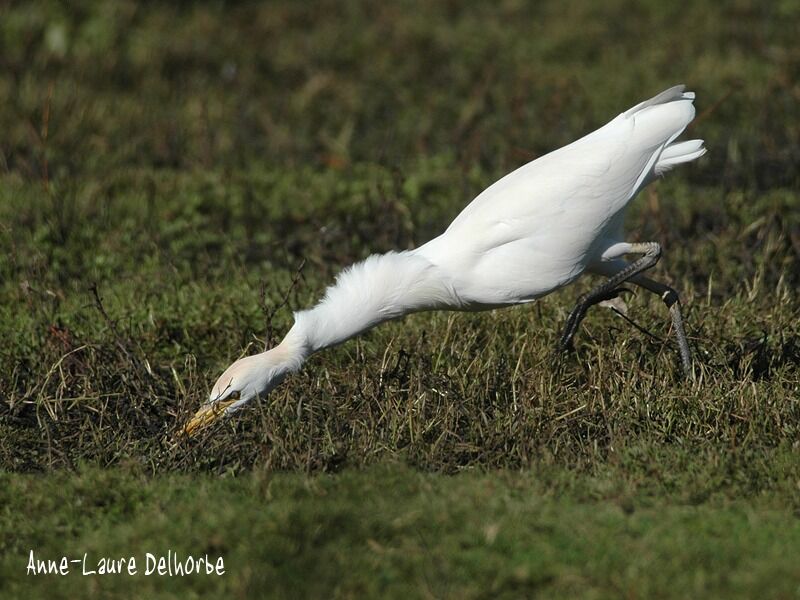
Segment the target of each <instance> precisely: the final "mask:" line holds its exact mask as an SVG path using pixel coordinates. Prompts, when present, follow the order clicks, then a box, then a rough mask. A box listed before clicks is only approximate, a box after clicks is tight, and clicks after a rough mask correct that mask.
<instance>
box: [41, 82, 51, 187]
mask: <svg viewBox="0 0 800 600" xmlns="http://www.w3.org/2000/svg"><path fill="white" fill-rule="evenodd" d="M52 97H53V84H52V83H51V84H50V85H49V86H48V87H47V100H46V101H45V104H44V112H43V114H42V131H41V134H40V137H41V141H42V179H43V181H44V187H45V189H47V190H49V189H50V168H49V165H48V162H47V134H48V133H49V131H50V100H51V99H52Z"/></svg>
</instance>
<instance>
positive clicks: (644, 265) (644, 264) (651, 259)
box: [558, 242, 683, 352]
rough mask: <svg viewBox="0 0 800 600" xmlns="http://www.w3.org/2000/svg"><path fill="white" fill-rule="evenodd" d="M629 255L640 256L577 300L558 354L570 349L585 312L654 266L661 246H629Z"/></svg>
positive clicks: (648, 243) (614, 294) (650, 243)
mask: <svg viewBox="0 0 800 600" xmlns="http://www.w3.org/2000/svg"><path fill="white" fill-rule="evenodd" d="M630 253H631V254H641V255H642V256H641V257H640V258H638V259H636V260H635V261H633V262H632V263H631V264H629V265H627V266H626V267H625V268H623V269H622V270H621V271H619V272H617V273H615V274H614V275H612V276H611V277H609V278H608V280H606V281H605V282H604V283H602V284H600V285H598V286H597V287H596V288H594V289H593V290H592V291H590V292H589V293H587V294H584V295H583V296H581V297H580V298H578V303H577V304H576V305H575V308H573V309H572V312H571V313H570V314H569V318H568V319H567V324H566V326H565V327H564V333H563V335H562V336H561V340H560V341H559V343H558V350H559V352H565V351H567V350H569V349H571V348H572V338H573V337H574V336H575V333H576V332H577V331H578V326H579V325H580V324H581V321H582V320H583V317H584V316H586V311H588V310H589V307H590V306H593V305H595V304H597V303H599V302H602V301H603V300H610V299H611V298H613V297H615V296H616V295H617V294H616V289H617V288H618V287H619V286H620V285H622V284H623V283H625V282H626V281H628V280H629V279H631V278H632V277H635V276H636V275H638V274H639V273H641V272H642V271H645V270H647V269H649V268H650V267H652V266H653V265H654V264H656V263H657V262H658V259H659V258H660V257H661V246H660V245H659V244H658V243H657V242H645V243H642V244H631V248H630ZM681 330H683V327H681Z"/></svg>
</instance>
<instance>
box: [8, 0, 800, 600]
mask: <svg viewBox="0 0 800 600" xmlns="http://www.w3.org/2000/svg"><path fill="white" fill-rule="evenodd" d="M600 6H601V5H599V4H595V3H589V2H580V1H578V0H572V1H568V2H559V3H556V2H552V3H550V2H545V3H536V4H535V5H531V6H529V5H528V4H526V3H523V2H514V1H510V2H503V3H499V4H498V3H486V4H477V5H474V6H469V7H467V6H466V5H464V6H462V5H459V4H457V3H425V2H403V3H392V4H389V5H384V4H374V3H366V2H364V3H359V2H347V3H319V4H316V5H314V6H311V5H307V4H299V3H291V2H285V3H284V2H274V3H269V4H259V5H249V6H247V7H242V8H233V9H232V8H226V7H224V6H223V5H222V4H221V3H209V4H198V5H193V4H189V3H186V4H181V5H180V6H174V7H165V6H160V7H155V6H145V7H142V6H137V5H136V4H134V3H124V2H120V3H114V4H110V3H100V2H97V3H93V2H80V3H71V4H70V5H69V8H65V5H62V4H60V3H55V2H44V1H40V2H25V3H19V4H9V5H3V7H2V8H0V132H2V135H0V339H2V341H3V343H2V344H0V467H1V468H2V469H3V472H4V473H5V474H4V475H2V477H3V478H4V480H5V481H4V488H5V490H4V491H3V492H0V493H1V494H3V495H4V496H0V497H3V500H4V502H3V504H2V508H0V511H2V512H0V519H2V535H0V552H2V567H1V568H2V570H3V572H2V581H3V583H0V586H2V585H5V586H8V589H9V590H12V592H13V594H15V595H19V596H21V595H25V594H24V593H23V591H24V590H25V588H26V586H27V585H29V584H31V585H39V586H42V587H40V588H39V589H40V593H42V594H45V593H47V591H48V590H51V591H52V590H54V593H55V592H59V593H62V594H63V595H74V593H75V591H76V590H78V589H85V588H86V586H87V585H89V589H90V591H91V593H94V594H95V595H102V594H104V593H106V592H107V591H109V590H108V589H107V588H106V587H105V586H111V587H112V588H113V590H111V591H117V592H118V593H120V594H125V593H126V590H127V592H130V590H131V589H135V590H140V591H142V593H145V590H149V591H162V592H164V593H165V594H167V595H169V594H174V595H176V596H180V597H185V596H186V594H190V595H191V594H192V593H194V594H196V595H199V594H201V593H203V592H204V591H209V590H211V589H213V590H215V591H216V592H219V591H220V590H223V591H228V592H233V593H235V594H240V595H244V594H246V593H247V592H249V591H254V590H256V589H267V590H270V589H271V590H272V591H273V592H274V593H275V595H279V594H280V592H281V591H282V590H283V591H286V590H288V589H289V588H290V587H291V586H293V585H296V586H305V587H304V589H303V590H299V591H304V592H305V593H306V594H307V595H310V596H320V595H322V596H327V595H329V594H328V592H329V591H330V590H336V593H338V594H339V595H340V596H345V597H347V596H354V597H355V596H362V595H365V594H366V595H382V594H384V593H385V592H386V590H389V589H391V590H397V591H396V592H395V593H397V594H398V595H399V594H400V590H401V589H403V586H404V585H407V586H409V587H410V588H413V590H415V592H416V594H417V595H419V596H427V597H430V596H434V597H438V596H450V597H459V596H461V595H462V592H464V590H466V589H468V588H470V581H473V583H475V588H474V590H475V591H474V595H475V596H476V597H492V596H494V595H497V594H499V593H500V592H503V593H505V594H507V595H508V596H509V597H514V596H526V595H529V594H531V593H533V592H535V591H537V590H541V591H544V592H546V593H547V594H548V595H555V596H558V595H562V596H574V595H576V594H578V595H586V596H591V595H595V596H598V597H609V596H613V597H618V596H620V595H626V594H627V595H631V596H638V597H668V596H674V597H686V596H687V595H694V596H697V595H705V596H707V595H712V596H718V597H730V596H731V595H732V594H733V593H734V592H735V591H737V590H744V591H742V592H741V593H742V595H743V596H747V595H748V590H749V591H751V592H752V591H753V590H756V589H762V590H763V589H765V587H764V586H767V587H766V591H765V593H767V594H768V593H769V591H770V590H771V591H772V593H771V595H772V596H774V597H791V596H792V594H794V595H795V596H796V595H798V593H800V587H798V586H799V585H800V583H799V582H798V577H797V570H796V569H795V570H794V571H792V565H793V564H794V563H796V557H797V551H794V553H793V552H792V551H791V550H790V549H791V548H792V547H794V548H798V547H800V544H798V537H799V535H800V534H798V529H797V516H796V515H797V511H798V510H800V495H799V494H800V445H799V444H800V442H798V440H800V372H799V370H798V365H799V364H800V325H798V322H799V321H798V318H800V300H798V287H800V264H799V262H798V257H799V256H800V216H799V215H800V211H799V210H798V209H800V178H799V176H798V170H797V165H798V164H800V85H799V84H798V83H797V82H798V81H800V78H798V75H799V74H800V54H799V53H798V52H797V50H796V43H795V36H796V31H797V26H798V22H800V13H798V11H797V9H796V8H795V5H794V4H793V3H791V2H778V3H772V4H770V5H769V6H767V5H759V4H755V3H752V4H751V3H747V2H730V3H723V4H720V3H716V2H695V3H690V4H688V5H687V4H682V5H674V6H673V5H670V4H665V3H660V2H655V1H652V2H641V3H633V2H624V1H622V0H620V1H615V2H610V3H604V4H603V5H602V8H601V7H600ZM679 82H684V83H687V84H689V86H690V88H691V89H693V90H695V91H696V92H697V94H698V101H697V107H698V118H697V119H696V121H695V124H694V125H693V129H692V131H691V134H692V136H693V137H702V138H704V139H705V140H706V145H707V146H708V148H709V154H708V155H707V156H706V157H704V158H703V159H701V160H700V161H698V163H697V164H693V165H689V166H684V167H682V168H681V169H679V170H678V171H676V172H673V173H671V174H670V175H669V177H668V178H667V179H665V180H664V181H662V182H659V183H658V184H656V185H654V186H652V187H651V188H650V189H648V191H647V192H646V193H644V194H643V195H642V197H641V198H639V200H638V201H637V203H636V204H635V206H634V207H633V210H632V212H631V215H630V218H629V222H628V229H629V231H630V236H631V239H636V240H657V241H659V242H661V243H662V245H663V246H664V248H665V254H664V258H663V259H662V262H661V263H660V264H659V265H658V267H657V268H656V272H657V274H658V276H659V277H660V278H662V279H664V280H667V281H670V282H672V283H673V284H674V285H675V286H676V287H677V288H678V289H680V290H681V291H682V294H683V299H684V303H685V307H686V311H685V319H686V323H687V330H688V333H689V336H690V341H691V344H692V347H693V350H694V353H695V357H696V361H697V365H696V367H697V376H696V378H695V379H694V380H693V381H689V382H685V381H682V380H681V379H680V377H679V373H678V369H677V356H676V349H675V348H674V345H673V344H672V342H671V338H670V336H669V331H668V317H667V314H666V311H665V309H664V308H663V306H662V305H661V304H660V302H659V301H658V300H657V299H652V298H648V297H643V296H638V297H636V298H628V299H627V302H628V304H629V316H630V318H631V319H633V321H634V322H635V323H636V324H637V325H638V326H639V328H637V327H634V326H633V325H631V324H630V323H628V322H626V321H625V320H623V319H621V318H619V317H618V316H616V315H615V314H614V313H612V312H611V311H607V310H602V309H596V310H595V311H594V312H593V313H590V316H589V318H588V319H587V321H586V322H585V327H584V328H583V329H582V330H581V333H580V335H579V339H578V340H577V352H576V353H575V355H574V356H572V357H570V358H569V359H568V360H567V361H566V363H565V364H564V365H563V368H562V369H561V370H560V371H559V372H555V371H553V369H552V368H551V366H550V362H549V356H550V352H551V349H552V347H553V344H554V342H555V340H556V337H557V334H558V331H559V328H560V327H561V326H562V325H563V322H564V319H565V317H566V314H567V312H568V310H569V309H570V308H571V303H572V302H573V301H574V298H575V297H577V295H578V294H579V293H580V292H581V291H582V290H585V289H586V288H587V287H588V286H589V285H590V283H591V282H590V281H589V280H586V281H582V282H579V283H578V284H577V285H575V286H573V287H572V288H570V289H567V290H564V291H562V292H559V293H557V294H553V295H552V296H549V297H547V298H545V299H543V300H542V301H541V302H538V303H537V304H536V305H535V306H533V307H524V308H515V309H509V310H504V311H497V312H493V313H484V314H447V313H439V314H419V315H414V316H412V317H409V318H407V319H405V320H404V321H402V322H399V323H392V324H387V325H384V326H382V327H380V328H378V329H376V330H374V331H373V332H370V333H369V334H367V335H365V336H363V337H361V338H359V339H358V340H355V341H351V342H349V343H347V344H345V345H344V346H342V347H340V348H337V349H334V350H331V351H328V352H326V353H323V354H321V355H319V356H316V357H314V358H313V360H312V361H310V363H309V364H308V366H307V368H306V370H305V371H304V372H303V373H302V374H301V375H299V376H297V377H294V378H293V379H291V380H290V381H288V382H286V383H285V384H284V385H283V386H282V387H281V388H280V389H279V390H277V391H276V392H275V393H273V394H272V395H271V396H270V398H269V400H268V402H265V403H263V404H262V405H261V406H259V407H257V408H256V409H254V410H251V411H247V413H246V414H244V415H242V417H241V418H239V419H236V420H234V421H229V422H228V423H225V424H224V425H222V426H221V427H219V428H217V429H216V430H215V431H213V432H210V433H209V434H208V435H206V436H204V437H202V438H201V439H198V440H194V441H187V440H184V439H176V438H175V435H174V434H175V432H176V431H177V430H178V429H179V428H180V426H181V425H182V424H183V423H184V422H185V420H186V418H187V417H188V416H189V415H190V414H191V413H192V412H193V411H194V409H195V408H196V407H197V406H198V404H199V402H200V401H201V399H202V398H203V397H205V396H206V394H207V392H208V389H209V386H210V385H211V383H213V380H214V378H215V377H216V375H218V374H219V372H220V371H221V369H222V368H224V367H225V366H226V365H227V364H228V363H229V362H230V361H231V360H233V359H234V358H236V357H238V356H239V355H241V354H242V353H246V352H255V351H256V350H258V349H260V348H263V346H264V345H265V344H267V345H271V344H272V343H274V342H275V341H276V340H277V339H279V337H280V335H281V334H282V333H283V332H284V331H285V330H286V329H287V328H288V326H289V325H290V323H291V311H292V310H296V309H299V308H303V307H306V306H308V305H310V304H311V303H313V302H314V301H315V300H316V299H317V298H318V297H319V296H320V294H321V292H322V291H323V289H324V287H325V286H326V285H327V284H328V283H329V282H330V281H331V280H332V278H333V276H334V275H335V274H336V272H337V271H338V270H339V269H340V268H341V267H343V266H345V265H347V264H349V263H350V262H352V261H354V260H358V259H360V258H363V257H365V256H366V255H368V254H369V253H371V252H379V251H386V250H389V249H393V248H408V247H414V246H415V245H418V244H420V243H422V242H424V241H426V240H427V239H429V238H430V237H432V236H434V235H436V234H437V233H439V232H440V231H442V230H443V229H444V227H446V225H447V224H448V223H449V221H450V220H451V219H452V218H453V217H454V216H455V215H456V214H457V213H458V211H459V210H460V208H461V207H463V206H464V205H465V204H466V202H468V201H469V199H471V198H472V197H473V196H474V195H475V194H476V193H477V192H479V191H480V190H481V189H482V188H483V187H485V186H486V185H487V184H489V183H491V182H492V181H493V180H494V179H496V178H497V177H499V176H500V175H502V174H503V173H505V172H507V171H508V170H510V169H512V168H514V167H516V166H518V165H520V164H522V163H524V162H525V161H527V160H530V159H531V158H534V157H536V156H538V155H541V154H543V153H544V152H546V151H548V150H550V149H552V148H555V147H557V146H559V145H562V144H564V143H567V142H569V141H571V140H573V139H575V138H576V137H578V136H580V135H581V134H583V133H585V132H587V131H589V130H591V129H593V128H595V127H597V126H599V125H601V124H603V123H604V122H605V121H607V120H608V119H609V118H610V117H612V116H614V115H615V114H617V113H618V112H619V111H621V110H623V109H625V108H627V107H629V106H630V105H632V104H634V103H635V102H638V101H640V100H642V99H644V98H646V97H648V96H650V95H652V94H654V93H656V92H658V91H660V90H661V89H664V88H666V87H668V86H670V85H673V84H675V83H679ZM640 328H641V329H640ZM642 330H646V331H647V332H649V333H646V332H644V331H642ZM387 461H388V462H389V464H390V465H393V466H387ZM339 471H341V473H338V474H336V475H331V474H323V472H339ZM32 473H36V475H33V474H32ZM277 473H280V474H277ZM454 474H455V475H454ZM221 476H224V477H221ZM234 476H235V477H234ZM116 489H120V490H121V491H120V492H119V494H116V493H111V492H108V493H107V494H105V495H104V493H103V492H104V490H106V491H108V490H116ZM264 490H271V491H270V492H269V494H271V495H267V496H265V494H267V492H266V491H264ZM493 491H496V494H494V493H490V492H493ZM195 492H196V493H195ZM96 494H100V495H101V496H102V498H100V499H99V500H97V499H96V498H95V495H96ZM83 498H88V499H86V500H82V499H83ZM98 503H99V504H98ZM97 506H99V507H100V508H97ZM210 506H224V507H225V510H224V511H222V512H220V516H215V515H216V512H215V511H210V510H209V507H210ZM364 507H367V508H368V510H367V512H366V513H362V510H365V508H364ZM161 512H163V513H164V516H163V517H157V515H158V514H160V513H161ZM159 519H161V520H159ZM154 523H161V524H163V525H164V526H163V527H160V526H159V527H156V526H155V525H154ZM167 523H169V524H167ZM189 523H193V524H196V527H195V529H193V530H192V532H190V530H191V529H192V528H191V527H190V526H189ZM397 523H399V525H396V524H397ZM495 527H497V528H498V529H497V533H492V532H493V531H495ZM487 532H488V533H487ZM698 532H699V533H698ZM184 536H186V537H184ZM214 540H221V541H218V542H217V541H214ZM473 542H474V543H475V546H474V547H473V546H472V545H471V544H472V543H473ZM150 543H152V545H153V547H158V548H167V547H173V548H176V549H177V548H183V549H184V550H186V551H195V552H199V551H201V550H202V549H204V548H214V549H216V548H219V550H215V551H218V552H222V553H224V554H225V557H226V560H230V564H231V566H230V572H229V575H228V576H226V577H225V578H222V579H220V580H219V581H213V582H212V581H210V580H204V581H199V580H196V579H191V580H190V579H184V580H171V581H170V582H168V583H163V582H162V583H159V582H158V580H147V579H145V580H138V579H137V580H136V583H135V587H131V585H132V584H131V582H130V581H128V580H125V579H113V578H112V579H102V578H97V579H91V578H81V577H67V578H63V579H53V578H50V579H42V578H39V579H37V580H36V581H35V582H33V581H29V580H26V579H25V576H24V565H25V562H26V560H27V551H28V549H29V546H33V547H35V549H36V550H37V552H38V551H41V552H42V553H49V554H50V555H53V554H55V553H56V552H57V551H58V552H61V551H60V550H59V549H61V548H64V549H68V550H70V551H73V550H74V551H76V552H77V551H86V552H107V553H111V554H121V555H129V554H136V553H140V552H143V551H145V550H144V549H145V548H146V547H148V544H150ZM695 544H696V545H695ZM320 546H321V547H323V548H324V549H325V551H324V552H325V553H324V555H322V556H323V558H322V559H320V560H319V562H318V563H317V564H314V560H315V557H318V556H320V555H318V554H317V553H316V552H317V550H316V549H317V548H318V547H320ZM431 556H434V557H437V558H436V559H431ZM351 559H352V561H353V563H352V565H351V566H349V567H348V569H340V568H339V566H341V565H346V564H348V561H349V560H351ZM792 560H794V563H792V562H791V561H792ZM264 565H269V569H266V567H264V569H266V570H261V569H262V567H263V566H264ZM310 571H316V572H318V575H319V576H318V577H316V578H313V577H306V576H305V573H307V572H310ZM301 574H303V575H301ZM87 582H88V583H87ZM92 582H93V583H92ZM271 582H275V587H270V585H271ZM767 584H769V585H767ZM517 585H519V586H520V587H519V588H517V587H515V586H517ZM51 586H54V587H51ZM92 586H94V587H92ZM141 586H144V587H141ZM147 586H150V587H147ZM203 586H209V587H207V588H204V587H203ZM470 589H471V588H470ZM478 590H483V592H480V591H478ZM294 591H295V592H297V591H298V590H297V589H295V590H294Z"/></svg>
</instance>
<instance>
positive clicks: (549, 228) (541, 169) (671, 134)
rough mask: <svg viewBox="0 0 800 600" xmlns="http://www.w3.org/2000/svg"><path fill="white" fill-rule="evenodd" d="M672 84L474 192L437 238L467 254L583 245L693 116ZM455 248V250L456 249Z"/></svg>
mask: <svg viewBox="0 0 800 600" xmlns="http://www.w3.org/2000/svg"><path fill="white" fill-rule="evenodd" d="M693 99H694V94H693V93H690V92H684V86H676V87H674V88H670V89H669V90H666V91H664V92H662V93H661V94H659V95H657V96H655V97H654V98H651V99H650V100H647V101H645V102H642V103H640V104H638V105H636V106H634V107H633V108H631V109H629V110H628V111H626V112H624V113H622V114H620V115H619V116H618V117H616V118H615V119H613V120H612V121H610V122H609V123H608V124H606V125H605V126H603V127H601V128H600V129H597V130H596V131H594V132H592V133H590V134H588V135H586V136H584V137H583V138H581V139H579V140H577V141H575V142H573V143H572V144H569V145H567V146H564V147H563V148H560V149H558V150H556V151H554V152H551V153H549V154H547V155H545V156H542V157H541V158H538V159H536V160H534V161H532V162H530V163H528V164H526V165H524V166H522V167H520V168H519V169H517V170H516V171H514V172H512V173H510V174H508V175H506V176H505V177H503V178H502V179H500V180H499V181H497V182H496V183H494V184H492V185H491V186H489V187H488V188H487V189H486V190H484V191H483V192H482V193H481V194H479V195H478V196H477V197H476V198H475V199H474V200H473V201H472V202H471V203H470V204H469V205H468V206H467V207H466V208H464V210H463V211H462V212H461V213H460V214H459V215H458V216H457V217H456V218H455V220H454V221H453V222H452V223H451V225H450V227H449V228H448V229H447V231H446V232H445V234H444V236H446V237H448V238H450V240H451V241H452V240H455V239H458V240H460V241H461V243H466V244H468V245H469V246H470V247H471V248H472V249H473V251H475V252H486V251H489V250H491V249H492V248H496V247H499V246H502V245H503V244H508V243H511V242H514V241H516V240H520V239H523V238H530V237H537V236H541V237H542V238H543V239H546V240H547V243H548V244H551V245H554V246H557V245H559V244H554V243H553V242H554V241H558V236H559V235H562V236H565V238H564V240H563V241H564V242H568V241H569V240H574V242H575V243H576V244H577V245H578V246H585V245H586V244H588V243H591V241H592V240H593V239H594V238H595V237H596V234H599V232H601V231H602V230H603V229H604V227H605V226H606V225H607V224H608V223H609V222H610V221H611V220H612V219H613V218H614V216H615V215H616V214H617V213H619V212H620V211H621V210H622V209H624V208H625V206H626V205H627V204H628V202H630V200H631V199H632V198H633V197H634V196H635V195H636V193H637V192H638V191H639V189H641V187H643V186H644V185H646V183H648V182H649V180H650V178H651V176H652V175H653V172H654V170H655V166H656V163H657V162H658V159H659V157H660V155H661V153H662V152H663V151H664V149H665V148H666V147H667V146H668V145H669V144H670V143H671V142H672V141H673V140H674V139H675V138H676V137H677V136H678V135H680V134H681V133H682V132H683V130H684V129H685V128H686V126H687V125H688V124H689V122H691V120H692V119H693V118H694V107H693V106H692V100H693ZM462 248H463V246H462Z"/></svg>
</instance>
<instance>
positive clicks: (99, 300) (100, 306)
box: [89, 282, 133, 363]
mask: <svg viewBox="0 0 800 600" xmlns="http://www.w3.org/2000/svg"><path fill="white" fill-rule="evenodd" d="M89 290H90V291H91V292H92V296H94V305H95V307H96V308H97V310H98V311H99V312H100V314H101V315H103V319H104V320H105V322H106V324H107V325H108V327H109V328H110V329H111V332H112V333H113V334H114V341H115V342H116V343H117V346H118V347H119V349H120V350H122V352H123V354H125V358H127V359H128V361H129V362H131V363H133V356H132V355H131V353H130V351H129V350H128V348H127V347H126V345H125V343H124V342H123V341H122V335H121V334H120V332H119V329H117V324H116V323H115V322H114V320H113V319H112V318H111V317H110V316H109V314H108V313H107V312H106V309H105V306H103V299H102V298H100V292H99V291H98V289H97V283H95V282H92V284H91V285H90V286H89Z"/></svg>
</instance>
